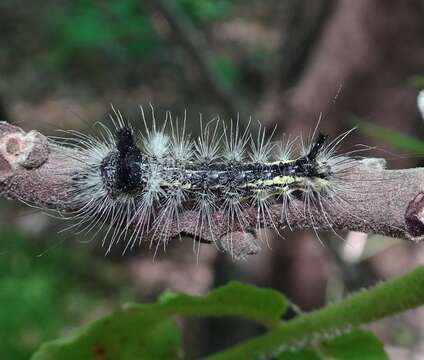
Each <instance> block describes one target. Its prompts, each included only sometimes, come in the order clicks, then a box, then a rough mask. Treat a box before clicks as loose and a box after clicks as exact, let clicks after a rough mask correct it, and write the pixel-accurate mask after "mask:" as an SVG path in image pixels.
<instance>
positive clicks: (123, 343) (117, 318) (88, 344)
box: [32, 282, 288, 360]
mask: <svg viewBox="0 0 424 360" xmlns="http://www.w3.org/2000/svg"><path fill="white" fill-rule="evenodd" d="M287 307H288V302H287V300H286V299H285V298H284V297H283V296H282V295H281V294H280V293H278V292H277V291H275V290H270V289H261V288H257V287H255V286H251V285H244V284H240V283H237V282H230V283H229V284H227V285H225V286H223V287H220V288H217V289H215V290H213V291H211V292H210V293H209V294H208V295H207V296H205V297H199V296H190V295H182V294H181V295H179V294H175V293H172V292H167V293H165V294H164V295H162V297H161V298H160V299H159V301H158V302H157V303H155V304H141V305H130V306H127V307H126V308H125V309H123V310H119V311H117V312H115V313H113V314H111V315H109V316H107V317H105V318H102V319H100V320H97V321H95V322H93V323H91V324H89V325H87V326H85V327H83V328H82V329H80V330H79V331H78V332H77V333H75V334H74V335H73V336H70V337H66V338H63V339H59V340H55V341H51V342H48V343H45V344H44V345H42V346H41V347H40V349H39V350H38V351H37V352H36V353H35V354H34V356H33V358H32V360H56V359H61V360H62V359H63V360H68V359H87V360H91V359H93V360H97V359H99V358H101V357H100V355H101V356H103V357H104V358H105V359H123V360H126V359H128V360H129V359H169V358H171V359H172V358H176V357H178V355H179V354H180V353H181V350H180V345H181V338H180V334H179V332H178V329H177V327H176V325H175V323H174V320H173V319H172V316H174V315H187V316H240V317H244V318H246V319H251V320H255V321H258V322H260V323H262V324H264V325H265V326H269V327H273V326H276V325H277V324H279V322H280V319H281V316H282V315H283V313H284V312H285V310H286V309H287ZM99 354H100V355H99ZM96 356H97V357H96Z"/></svg>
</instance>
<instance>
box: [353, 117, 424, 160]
mask: <svg viewBox="0 0 424 360" xmlns="http://www.w3.org/2000/svg"><path fill="white" fill-rule="evenodd" d="M351 122H352V123H353V124H354V125H355V126H358V127H359V129H360V130H361V131H362V132H363V133H364V134H365V135H367V136H369V137H371V138H374V139H376V140H379V141H383V142H384V143H385V144H388V145H391V146H393V147H395V148H397V149H399V150H402V151H406V152H408V153H410V154H418V155H422V154H424V141H423V140H420V139H418V138H415V137H413V136H409V135H404V134H401V133H399V132H397V131H394V130H390V129H387V128H385V127H383V126H378V125H374V124H372V123H371V122H368V121H365V120H363V119H361V118H359V117H357V116H351Z"/></svg>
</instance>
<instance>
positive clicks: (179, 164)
mask: <svg viewBox="0 0 424 360" xmlns="http://www.w3.org/2000/svg"><path fill="white" fill-rule="evenodd" d="M140 109H141V115H142V116H141V117H142V120H143V121H142V122H143V125H144V130H143V131H137V130H135V129H134V127H133V126H132V125H131V124H130V123H129V122H128V121H127V120H125V119H124V117H123V116H122V114H121V112H120V111H119V110H116V109H114V108H113V107H112V110H113V113H112V114H110V115H109V117H110V122H111V124H112V126H111V128H109V127H107V126H106V125H105V124H103V123H100V125H99V127H100V132H99V135H98V136H88V135H85V134H82V133H79V132H76V131H71V132H70V133H71V134H72V135H73V137H74V141H73V142H72V146H71V147H70V149H71V150H72V151H70V152H69V156H72V157H73V159H74V160H75V161H76V162H77V164H78V166H77V168H76V169H75V170H74V171H73V174H72V190H71V192H72V196H71V197H70V198H71V199H72V200H70V201H71V204H69V205H70V206H69V207H70V208H75V209H77V210H76V211H75V212H74V213H73V214H71V215H70V216H69V217H70V218H71V219H73V220H74V224H73V225H72V226H71V227H78V228H79V229H80V230H79V231H80V232H91V231H94V235H93V237H94V236H96V235H98V234H99V233H100V232H104V234H103V238H104V239H105V240H104V242H103V245H105V244H106V239H110V240H109V243H108V245H107V252H109V251H110V250H111V249H112V247H113V246H114V245H115V244H117V243H118V242H120V241H121V240H123V239H125V241H126V243H125V248H124V251H127V250H129V249H132V248H134V246H135V245H136V244H138V243H140V242H141V241H143V240H144V239H150V242H151V245H152V246H153V244H156V250H157V248H158V246H159V245H161V244H162V245H163V246H164V247H165V246H166V244H167V242H168V240H169V239H170V238H172V237H174V236H177V235H178V236H180V235H181V231H180V223H181V221H183V220H182V219H181V214H182V213H183V212H186V211H191V212H192V213H193V214H195V219H196V220H195V226H194V231H193V233H194V234H193V238H194V240H197V241H195V242H194V243H195V244H198V243H200V242H202V241H207V242H213V243H215V244H216V245H217V246H218V247H220V248H221V249H224V250H226V251H228V252H230V253H231V254H232V255H233V256H238V255H237V253H234V249H233V241H232V240H233V239H232V234H234V233H237V232H238V233H242V234H253V233H255V232H256V231H257V230H258V229H260V228H262V227H268V226H272V227H275V228H276V229H277V228H278V226H277V225H276V222H278V223H279V224H280V222H283V220H284V218H285V215H286V210H287V208H288V206H290V204H291V203H292V202H293V200H294V199H296V200H299V199H300V200H302V204H303V208H298V209H297V211H303V212H304V214H305V216H309V219H310V221H311V222H312V224H313V221H314V219H313V211H312V210H317V209H318V210H319V211H325V210H324V209H325V204H328V203H337V202H339V203H340V199H341V197H340V193H342V190H343V189H342V188H343V186H344V183H343V181H344V180H343V174H344V173H345V172H346V171H347V170H349V169H351V167H352V166H355V164H356V161H355V160H354V159H353V158H352V157H350V156H347V155H343V154H337V149H338V146H339V144H340V142H341V141H342V140H343V139H344V138H345V137H346V136H347V135H348V133H349V132H346V133H344V134H342V135H340V136H338V137H337V138H335V139H334V140H332V141H329V140H328V137H327V136H326V135H323V134H319V133H318V134H316V130H315V131H314V134H312V136H311V137H310V139H309V141H304V140H302V139H300V141H299V148H300V149H299V151H298V153H297V154H295V140H290V139H288V140H287V141H285V142H276V141H273V140H272V136H273V133H274V132H272V133H271V134H267V132H266V130H265V128H263V127H261V126H260V127H259V130H258V131H257V132H256V134H255V135H254V134H252V133H251V132H250V131H249V126H246V128H245V129H244V130H242V129H241V125H240V122H239V120H237V121H235V122H231V124H230V125H228V126H227V125H225V123H224V122H223V121H221V120H220V119H219V118H215V119H212V120H211V121H208V122H206V123H204V122H203V121H202V118H201V119H200V135H199V136H198V137H197V138H196V139H192V137H191V135H190V134H189V133H188V132H187V129H186V122H187V120H186V113H185V114H184V119H183V120H182V121H179V119H176V120H175V121H174V120H173V119H172V115H171V113H170V112H166V117H165V121H164V122H163V124H162V125H160V126H159V124H157V121H156V119H155V112H154V109H153V107H152V106H151V126H149V125H148V122H149V121H148V117H147V116H146V114H145V111H144V109H143V107H140ZM54 142H55V144H56V145H58V146H62V147H63V146H64V145H66V146H67V147H69V144H70V142H69V139H64V138H55V140H54ZM343 191H344V190H343ZM276 204H278V205H279V208H280V209H281V210H280V214H279V217H280V219H276V217H275V214H274V212H272V211H271V207H272V206H273V205H276ZM216 214H219V216H217V215H216ZM324 216H325V214H324ZM328 225H329V227H330V228H331V219H328ZM279 226H281V225H279ZM288 226H290V224H288ZM218 228H219V231H218V230H217V229H218ZM205 234H207V236H205ZM216 234H220V235H219V236H217V235H216ZM252 238H253V237H252ZM223 239H224V240H223Z"/></svg>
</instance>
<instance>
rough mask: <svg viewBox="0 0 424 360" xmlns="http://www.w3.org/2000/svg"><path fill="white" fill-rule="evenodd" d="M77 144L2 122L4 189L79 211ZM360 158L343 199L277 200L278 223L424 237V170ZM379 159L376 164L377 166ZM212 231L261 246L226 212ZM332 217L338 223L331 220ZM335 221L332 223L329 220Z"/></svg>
mask: <svg viewBox="0 0 424 360" xmlns="http://www.w3.org/2000/svg"><path fill="white" fill-rule="evenodd" d="M72 151H74V150H72V149H70V148H65V147H60V146H51V145H50V144H49V142H48V140H47V138H46V137H45V136H43V135H42V134H40V133H38V132H37V131H30V132H28V133H25V132H24V131H23V130H22V129H20V128H19V127H16V126H12V125H10V124H8V123H5V122H0V195H3V196H5V197H7V198H9V199H18V200H21V201H24V202H25V203H29V204H32V205H34V206H38V207H41V208H43V209H52V210H57V211H60V212H66V211H75V210H78V209H75V208H73V207H74V206H75V205H71V204H75V202H73V201H72V198H71V194H72V190H73V186H74V184H73V176H74V175H75V174H76V173H77V172H78V168H79V164H78V163H77V162H76V160H74V159H73V157H72V156H70V155H71V153H70V152H72ZM375 160H376V159H366V160H363V161H358V166H357V167H355V168H354V169H353V168H352V170H351V171H349V172H348V173H347V174H346V175H345V176H344V179H343V181H344V186H345V188H347V189H348V191H346V193H345V194H340V203H338V205H336V204H332V203H331V202H328V203H326V202H324V204H323V207H322V208H318V207H311V208H310V209H308V211H306V212H305V211H302V209H304V203H303V202H302V201H300V200H296V199H293V201H290V202H289V204H288V206H287V207H286V208H285V212H284V214H282V213H281V209H282V205H281V204H275V205H273V206H272V208H271V211H272V215H273V220H274V224H263V225H264V226H265V227H266V226H271V225H275V226H276V227H277V228H284V227H287V226H290V227H291V228H313V229H314V230H321V229H323V230H326V229H327V230H328V229H330V228H331V229H332V230H335V231H337V230H354V231H361V232H365V233H377V234H383V235H388V236H393V237H399V238H403V239H410V240H413V241H416V242H418V241H421V240H422V239H423V237H424V168H415V169H404V170H385V169H384V168H383V167H382V166H381V161H380V162H379V161H375ZM376 164H377V165H376ZM245 212H246V213H245V214H244V215H245V217H246V219H248V221H250V223H251V224H252V226H253V227H254V224H256V223H255V222H256V212H255V209H247V210H245ZM197 216H198V214H197V213H196V212H195V211H192V210H185V211H183V212H182V214H181V215H180V216H179V223H178V224H174V226H173V227H172V230H171V231H170V233H169V237H170V238H173V237H175V236H177V235H179V234H180V233H183V234H186V235H190V236H193V235H195V234H196V231H197V230H198V229H197ZM214 218H215V220H216V221H215V223H216V224H218V226H217V227H216V228H214V230H213V233H210V232H208V231H205V232H203V233H202V234H200V236H201V237H202V239H203V240H205V241H207V242H212V241H214V240H216V239H220V241H219V242H218V245H220V246H221V247H222V248H223V249H224V250H227V251H229V241H230V240H231V247H232V248H231V250H232V252H233V253H232V254H233V255H234V256H235V257H243V256H246V255H249V254H252V253H256V252H257V251H259V247H258V245H257V244H256V242H255V238H254V236H253V235H252V234H250V233H246V232H243V231H240V232H234V233H231V234H228V228H227V227H226V226H225V222H224V221H221V219H222V218H223V214H222V212H221V211H219V210H218V211H217V212H216V213H215V214H214ZM329 219H331V221H329ZM330 223H331V225H330Z"/></svg>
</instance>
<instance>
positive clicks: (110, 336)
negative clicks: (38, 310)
mask: <svg viewBox="0 0 424 360" xmlns="http://www.w3.org/2000/svg"><path fill="white" fill-rule="evenodd" d="M180 348H181V336H180V334H179V331H178V328H177V327H176V324H175V321H174V320H163V319H162V318H161V317H160V316H156V314H155V313H153V312H151V311H141V310H137V311H135V310H131V309H127V310H122V311H117V312H115V313H113V314H112V315H109V316H107V317H105V318H103V319H101V320H98V321H95V322H93V323H91V324H89V325H88V326H86V327H84V328H83V329H81V330H80V331H79V332H77V333H76V334H75V335H74V336H71V337H67V338H63V339H59V340H56V341H51V342H48V343H45V344H44V345H42V346H41V347H40V349H39V350H38V351H37V352H36V353H35V354H34V355H33V357H32V358H31V360H59V359H60V360H74V359H86V360H91V359H92V360H98V359H109V360H115V359H116V360H118V359H120V360H121V359H122V360H132V359H175V358H178V357H180V356H179V355H180V354H181V350H180Z"/></svg>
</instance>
